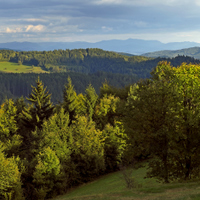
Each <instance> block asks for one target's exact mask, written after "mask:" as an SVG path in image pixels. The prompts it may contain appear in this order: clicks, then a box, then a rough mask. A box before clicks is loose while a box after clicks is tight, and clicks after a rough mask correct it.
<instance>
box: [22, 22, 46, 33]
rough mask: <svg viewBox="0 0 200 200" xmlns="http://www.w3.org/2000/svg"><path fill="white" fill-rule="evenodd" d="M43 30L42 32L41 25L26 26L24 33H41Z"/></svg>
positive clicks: (42, 27)
mask: <svg viewBox="0 0 200 200" xmlns="http://www.w3.org/2000/svg"><path fill="white" fill-rule="evenodd" d="M43 30H44V26H43V25H41V24H40V25H37V26H33V25H28V26H26V30H25V32H41V31H43Z"/></svg>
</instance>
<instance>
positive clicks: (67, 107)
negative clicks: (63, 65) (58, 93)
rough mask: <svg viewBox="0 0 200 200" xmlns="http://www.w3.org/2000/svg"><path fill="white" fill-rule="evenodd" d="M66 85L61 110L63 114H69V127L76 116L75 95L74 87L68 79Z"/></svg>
mask: <svg viewBox="0 0 200 200" xmlns="http://www.w3.org/2000/svg"><path fill="white" fill-rule="evenodd" d="M67 81H68V84H67V85H66V86H65V90H64V97H63V99H64V102H63V108H64V111H65V112H68V113H69V119H70V123H69V125H71V123H72V121H73V120H75V116H76V109H77V106H78V104H77V94H76V91H75V90H74V86H73V85H72V80H71V78H70V77H68V78H67Z"/></svg>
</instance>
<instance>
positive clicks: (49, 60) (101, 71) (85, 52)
mask: <svg viewBox="0 0 200 200" xmlns="http://www.w3.org/2000/svg"><path fill="white" fill-rule="evenodd" d="M163 60H165V61H168V62H171V64H172V65H173V66H175V67H176V66H179V65H181V63H183V62H185V63H195V64H198V63H200V61H199V60H196V59H194V58H191V57H187V56H177V57H175V58H172V59H171V58H168V59H167V58H147V57H144V56H130V55H121V54H118V53H114V52H109V51H103V50H101V49H75V50H56V51H43V52H39V51H29V52H16V51H12V50H1V51H0V71H1V72H2V74H0V78H1V82H0V88H1V91H0V102H2V101H3V99H4V98H5V97H8V98H16V97H20V96H22V95H23V96H24V97H26V96H28V95H29V94H30V90H31V85H32V84H33V83H34V81H35V80H36V79H37V77H38V73H44V74H40V78H41V80H42V81H43V82H44V84H45V86H47V88H48V90H50V93H52V100H53V102H58V101H62V98H63V97H62V95H63V88H64V85H65V84H66V82H67V77H68V76H70V77H71V78H72V81H73V84H74V85H75V89H76V91H77V92H78V93H83V92H84V90H85V88H86V87H87V86H88V85H89V84H90V83H91V84H92V85H93V86H94V88H95V90H96V91H97V93H99V88H100V87H101V85H102V83H103V82H105V81H107V82H108V83H109V84H110V85H112V86H113V87H125V86H126V85H130V84H133V83H135V82H137V81H138V80H139V79H143V78H149V77H150V72H151V71H152V69H153V68H155V67H156V66H157V64H158V62H160V61H163ZM13 73H14V74H13ZM16 73H17V74H16ZM25 73H27V74H25Z"/></svg>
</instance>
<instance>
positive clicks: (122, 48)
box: [0, 39, 200, 55]
mask: <svg viewBox="0 0 200 200" xmlns="http://www.w3.org/2000/svg"><path fill="white" fill-rule="evenodd" d="M194 46H199V47H200V43H194V42H174V43H166V44H164V43H162V42H159V41H157V40H139V39H127V40H104V41H100V42H96V43H89V42H38V43H33V42H9V43H0V48H6V49H19V50H22V51H50V50H55V49H80V48H83V49H86V48H100V49H103V50H107V51H115V52H123V53H128V54H135V55H141V54H144V53H148V52H154V51H162V50H178V49H183V48H190V47H194Z"/></svg>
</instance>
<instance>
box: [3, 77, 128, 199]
mask: <svg viewBox="0 0 200 200" xmlns="http://www.w3.org/2000/svg"><path fill="white" fill-rule="evenodd" d="M50 99H51V95H50V94H49V93H48V92H47V91H46V89H45V88H44V85H43V84H42V82H41V81H40V80H39V78H38V80H37V81H36V86H35V87H32V92H31V94H30V95H29V98H27V100H28V101H29V102H30V104H28V105H26V104H25V103H24V100H23V98H20V99H18V100H16V101H15V102H13V101H12V100H7V101H6V102H5V103H4V104H2V106H1V109H0V128H1V129H0V141H1V146H2V148H1V154H0V156H1V157H0V169H1V175H0V198H2V199H4V198H5V199H6V198H7V199H23V198H25V199H45V198H49V197H52V196H55V195H56V194H60V193H63V192H65V191H66V190H67V189H69V188H70V187H72V186H75V185H78V184H80V183H83V182H87V181H89V180H93V179H94V178H95V177H97V176H99V175H101V174H104V173H107V172H111V171H115V170H117V169H118V167H119V164H120V163H121V161H122V158H123V154H124V151H125V148H126V140H127V136H126V134H125V133H124V128H123V126H122V124H121V123H120V122H119V121H117V120H116V119H114V116H113V117H112V119H111V118H108V117H107V118H105V116H107V115H108V113H112V112H113V113H115V112H116V106H117V103H118V101H119V98H118V97H114V96H113V95H106V94H105V95H103V96H102V98H101V99H99V98H98V95H97V94H96V92H95V90H94V88H93V87H92V85H89V86H88V87H87V88H86V91H85V95H83V94H79V95H77V94H76V92H75V90H74V88H73V85H72V83H71V79H70V78H68V84H67V85H66V87H65V90H64V94H63V102H62V103H60V104H58V105H53V104H52V102H51V100H50ZM109 122H110V123H109ZM4 160H5V162H4ZM9 166H10V167H9ZM7 174H8V175H9V176H8V177H7V178H6V180H4V177H5V176H7ZM5 181H7V182H6V183H5Z"/></svg>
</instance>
